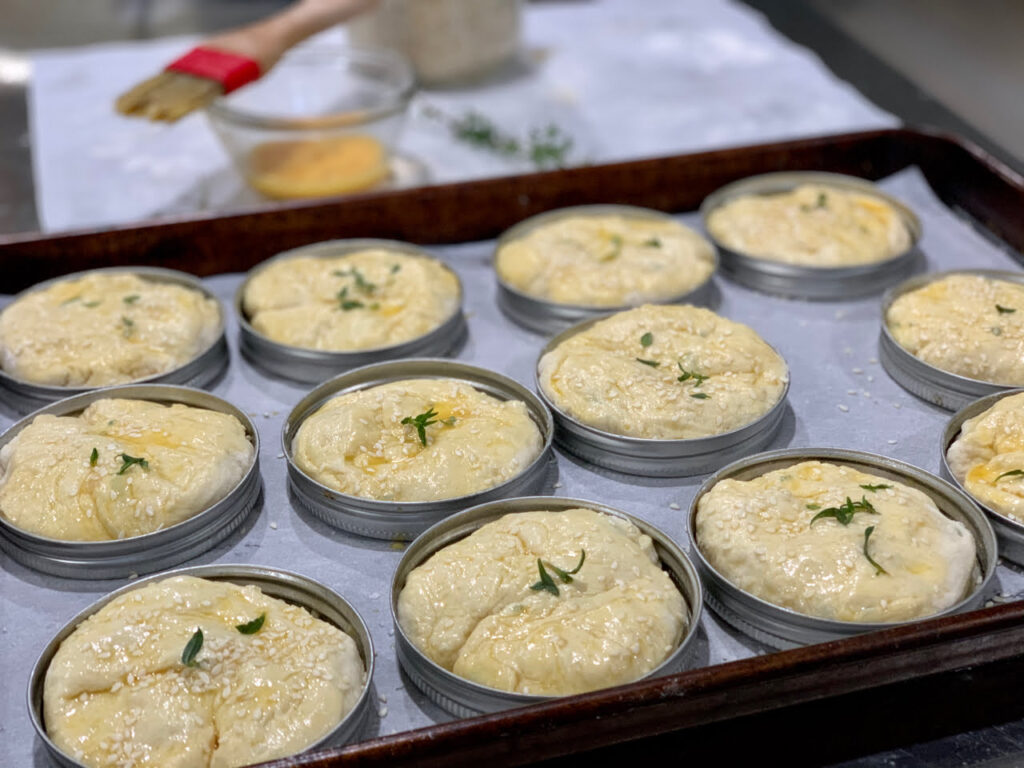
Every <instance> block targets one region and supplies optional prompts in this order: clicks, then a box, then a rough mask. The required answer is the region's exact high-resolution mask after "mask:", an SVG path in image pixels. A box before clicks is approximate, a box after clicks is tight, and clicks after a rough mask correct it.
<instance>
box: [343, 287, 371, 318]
mask: <svg viewBox="0 0 1024 768" xmlns="http://www.w3.org/2000/svg"><path fill="white" fill-rule="evenodd" d="M365 306H366V305H365V304H363V302H361V301H359V299H350V298H348V286H347V285H346V286H345V287H344V288H342V289H341V290H340V291H338V308H339V309H342V310H344V311H345V312H349V311H351V310H353V309H359V308H361V307H365Z"/></svg>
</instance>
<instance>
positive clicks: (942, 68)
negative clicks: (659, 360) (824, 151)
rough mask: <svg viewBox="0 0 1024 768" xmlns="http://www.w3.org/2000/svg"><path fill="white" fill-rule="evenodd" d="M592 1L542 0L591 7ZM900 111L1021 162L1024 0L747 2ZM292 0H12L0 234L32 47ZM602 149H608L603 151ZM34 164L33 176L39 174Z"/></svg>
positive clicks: (5, 38)
mask: <svg viewBox="0 0 1024 768" xmlns="http://www.w3.org/2000/svg"><path fill="white" fill-rule="evenodd" d="M589 4H590V3H586V2H579V0H577V2H562V3H557V2H554V3H540V4H538V5H544V6H557V5H565V6H573V5H576V6H585V5H589ZM745 4H746V5H748V6H750V7H752V8H754V9H756V10H758V11H761V12H762V13H764V14H765V16H766V17H767V19H768V20H769V21H770V23H771V24H772V25H773V26H774V27H775V28H776V29H777V30H778V31H779V32H781V33H782V34H784V35H785V36H787V37H788V38H790V39H791V40H793V41H794V42H796V43H799V44H801V45H804V46H806V47H808V48H810V49H811V50H812V51H814V52H815V53H816V54H817V55H818V56H820V57H821V58H822V60H823V61H824V63H825V64H826V65H827V66H828V67H829V69H831V70H832V72H833V73H834V74H835V75H836V76H838V78H840V79H842V80H845V81H847V82H849V83H851V84H853V85H854V86H855V87H856V88H857V89H858V90H859V91H860V92H861V93H862V94H864V95H865V96H866V97H867V98H868V99H870V100H871V101H872V102H874V103H875V104H876V105H878V106H879V107H881V108H882V109H884V110H886V111H888V112H890V113H892V114H893V115H895V116H896V117H897V118H898V119H899V120H901V121H903V122H905V123H908V124H911V125H921V124H926V125H933V126H936V127H939V128H943V129H946V130H951V131H955V132H957V133H960V134H962V135H965V136H967V137H969V138H971V139H972V140H974V141H976V142H978V143H979V144H981V145H982V146H983V147H984V148H986V149H987V150H989V151H990V152H992V153H993V154H995V155H996V156H997V157H999V158H1000V159H1002V160H1003V161H1004V162H1007V163H1008V164H1010V165H1012V166H1014V167H1016V168H1017V169H1021V168H1024V131H1021V130H1020V127H1021V126H1022V125H1024V100H1022V99H1020V98H1014V97H1013V94H1017V93H1019V82H1020V76H1021V74H1022V73H1024V48H1022V47H1021V46H1020V45H1019V44H1018V41H1019V39H1020V32H1021V31H1022V30H1024V4H1021V3H1016V2H1012V0H975V2H972V3H970V4H965V3H963V2H960V1H959V0H899V2H890V1H887V0H842V1H840V2H836V1H835V0H746V3H745ZM285 5H287V2H285V0H90V1H89V2H79V1H77V0H6V2H5V3H4V8H3V24H2V25H0V232H16V231H29V230H35V229H39V228H40V226H41V221H40V219H41V216H40V211H39V210H38V209H37V206H36V196H37V193H38V189H37V188H36V184H37V183H38V181H37V179H36V177H35V176H34V172H33V158H32V146H31V144H32V143H33V141H32V140H30V126H29V109H28V106H27V95H28V90H29V88H30V84H29V81H30V77H31V72H30V67H29V65H28V60H27V56H26V54H27V52H29V51H33V50H37V49H52V48H67V47H73V46H87V45H90V44H93V43H100V42H108V41H119V40H145V39H150V38H156V37H164V36H169V35H206V34H210V33H212V32H215V31H219V30H223V29H227V28H230V27H233V26H237V25H239V24H243V23H246V22H248V21H250V20H253V19H257V18H260V17H263V16H265V15H266V14H268V13H270V12H272V11H274V10H277V9H279V8H281V7H283V6H285ZM598 159H603V158H598ZM38 172H39V171H38V167H37V169H36V172H35V173H36V174H38Z"/></svg>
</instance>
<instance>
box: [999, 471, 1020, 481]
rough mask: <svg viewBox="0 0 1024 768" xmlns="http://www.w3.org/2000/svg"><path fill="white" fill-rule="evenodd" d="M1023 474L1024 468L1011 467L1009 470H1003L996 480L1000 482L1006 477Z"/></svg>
mask: <svg viewBox="0 0 1024 768" xmlns="http://www.w3.org/2000/svg"><path fill="white" fill-rule="evenodd" d="M1021 475H1024V469H1011V470H1010V471H1009V472H1003V474H1001V475H1000V476H999V477H997V478H996V482H997V483H998V482H999V481H1000V480H1002V479H1003V478H1004V477H1020V476H1021Z"/></svg>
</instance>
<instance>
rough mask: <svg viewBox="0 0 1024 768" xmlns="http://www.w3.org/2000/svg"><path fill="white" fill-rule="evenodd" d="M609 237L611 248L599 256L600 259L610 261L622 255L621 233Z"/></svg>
mask: <svg viewBox="0 0 1024 768" xmlns="http://www.w3.org/2000/svg"><path fill="white" fill-rule="evenodd" d="M609 239H610V240H611V243H612V249H611V250H610V251H608V252H607V253H605V254H604V255H603V256H601V261H612V260H613V259H617V258H619V256H621V255H622V242H623V241H622V235H612V236H611V238H609Z"/></svg>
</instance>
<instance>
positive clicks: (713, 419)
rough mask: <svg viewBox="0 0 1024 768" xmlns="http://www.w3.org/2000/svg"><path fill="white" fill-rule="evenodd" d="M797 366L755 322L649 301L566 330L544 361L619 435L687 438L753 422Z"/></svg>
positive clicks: (545, 377) (568, 397) (571, 398)
mask: <svg viewBox="0 0 1024 768" xmlns="http://www.w3.org/2000/svg"><path fill="white" fill-rule="evenodd" d="M788 376H789V373H788V369H787V368H786V363H785V361H783V359H782V358H781V357H780V356H779V355H778V354H777V353H776V352H775V350H773V349H772V348H771V347H770V346H769V345H768V344H767V343H766V342H765V341H764V340H763V339H761V337H760V336H758V335H757V334H756V333H755V332H754V331H753V330H751V329H750V328H748V327H747V326H745V325H741V324H740V323H736V322H733V321H731V320H727V319H725V318H724V317H720V316H719V315H716V314H715V313H714V312H711V311H710V310H707V309H701V308H698V307H691V306H685V305H683V306H679V305H661V306H653V305H648V306H643V307H638V308H637V309H631V310H628V311H626V312H620V313H618V314H616V315H613V316H611V317H609V318H607V319H605V320H601V321H599V322H597V323H595V324H594V325H592V326H591V327H590V328H588V329H586V330H583V331H581V332H579V333H577V334H575V335H574V336H572V337H570V338H568V339H566V340H565V341H563V342H562V343H561V344H559V345H558V346H557V347H555V348H554V349H552V350H551V351H550V352H548V353H547V354H545V355H544V356H543V357H542V358H541V359H540V362H539V364H538V379H539V381H540V386H541V387H542V388H543V391H544V393H545V394H546V395H547V397H548V398H549V399H550V400H551V402H552V403H553V404H554V405H555V406H556V407H557V408H559V409H560V410H561V411H563V412H564V413H566V414H568V415H569V416H571V417H572V418H574V419H576V420H577V421H580V422H582V423H584V424H586V425H588V426H591V427H596V428H597V429H601V430H604V431H606V432H612V433H614V434H618V435H628V436H630V437H642V438H651V439H658V440H685V439H692V438H699V437H707V436H709V435H717V434H722V433H724V432H729V431H731V430H734V429H737V428H739V427H742V426H744V425H746V424H749V423H751V422H753V421H755V420H756V419H758V418H759V417H761V416H763V415H764V414H766V413H767V412H768V411H770V410H771V409H772V408H774V407H775V405H776V404H777V403H778V402H779V400H780V398H781V397H782V395H783V393H784V392H785V389H786V383H787V381H788Z"/></svg>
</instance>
